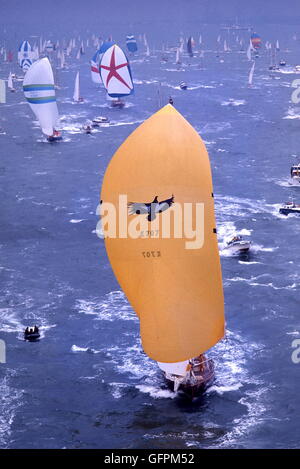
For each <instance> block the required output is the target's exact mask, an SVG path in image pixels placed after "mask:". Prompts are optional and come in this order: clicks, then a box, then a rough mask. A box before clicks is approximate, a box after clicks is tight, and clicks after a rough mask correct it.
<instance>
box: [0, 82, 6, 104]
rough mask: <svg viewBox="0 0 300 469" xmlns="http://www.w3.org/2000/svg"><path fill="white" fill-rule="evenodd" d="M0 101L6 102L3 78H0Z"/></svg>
mask: <svg viewBox="0 0 300 469" xmlns="http://www.w3.org/2000/svg"><path fill="white" fill-rule="evenodd" d="M0 103H2V104H5V103H6V86H5V80H0Z"/></svg>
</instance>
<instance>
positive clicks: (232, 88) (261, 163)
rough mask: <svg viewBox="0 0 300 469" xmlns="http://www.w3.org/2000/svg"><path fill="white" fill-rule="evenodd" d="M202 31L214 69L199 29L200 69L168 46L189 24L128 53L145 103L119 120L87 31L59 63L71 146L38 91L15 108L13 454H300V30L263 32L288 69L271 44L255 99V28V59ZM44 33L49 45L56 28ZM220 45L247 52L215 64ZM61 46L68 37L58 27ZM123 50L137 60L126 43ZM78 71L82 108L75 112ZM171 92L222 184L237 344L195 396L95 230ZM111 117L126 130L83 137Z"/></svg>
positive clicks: (7, 198) (4, 238) (11, 139)
mask: <svg viewBox="0 0 300 469" xmlns="http://www.w3.org/2000/svg"><path fill="white" fill-rule="evenodd" d="M69 27H70V31H69V32H68V31H64V34H65V37H67V39H68V40H69V39H70V38H71V37H73V32H72V25H71V24H70V25H69ZM203 29H204V31H203V41H204V45H203V48H204V58H203V59H201V58H200V57H199V43H198V34H196V33H194V37H195V40H196V47H195V50H196V53H195V57H193V58H192V59H190V58H189V57H188V56H187V55H186V53H184V55H183V58H182V60H183V63H182V65H181V67H180V69H178V67H177V66H176V64H175V63H174V62H175V52H174V51H171V50H170V49H171V48H172V47H174V46H177V45H178V41H179V36H180V30H179V29H178V31H177V33H175V32H174V31H173V35H172V37H169V41H168V44H167V43H164V48H165V49H168V50H167V52H165V53H163V52H162V47H163V40H161V39H160V36H159V34H158V32H156V36H155V37H151V34H150V33H149V34H147V38H148V42H149V46H150V51H151V55H150V57H145V48H144V46H143V44H142V42H141V41H138V47H139V51H138V53H137V54H135V56H133V57H130V62H131V68H132V75H133V78H134V83H135V93H134V95H132V96H129V97H128V98H126V107H125V108H124V109H122V110H115V109H111V108H109V103H108V102H107V101H106V98H105V92H104V89H103V87H101V86H97V85H95V84H94V83H92V81H91V79H90V70H89V59H90V58H91V57H92V55H93V54H94V47H93V46H92V44H91V39H90V45H89V47H87V48H86V51H85V54H84V55H82V56H81V58H80V60H77V59H76V54H77V50H78V44H79V41H78V38H77V37H76V43H77V48H76V49H74V50H73V51H72V56H71V57H69V58H67V69H65V70H61V69H56V65H57V62H56V61H55V60H54V58H53V57H52V63H53V65H54V68H55V76H56V82H57V84H58V85H59V89H57V101H58V108H59V113H60V126H61V128H62V129H63V136H64V140H63V141H62V142H61V143H58V144H49V143H47V142H46V141H45V138H44V137H43V135H42V133H41V130H40V128H39V125H38V123H37V122H36V121H35V118H34V116H33V113H32V111H31V109H30V107H29V105H28V104H27V102H26V100H25V98H24V95H23V91H22V81H15V86H16V93H10V92H8V94H7V103H6V104H1V105H0V127H1V128H2V133H1V135H0V147H1V158H0V223H1V229H0V289H1V296H0V339H2V340H4V341H5V343H6V353H7V357H6V359H7V362H6V364H0V447H1V448H112V449H113V448H158V449H170V448H172V449H175V448H183V449H185V448H187V449H188V448H296V447H299V439H300V436H299V420H300V399H299V386H300V364H298V365H297V364H295V363H293V361H292V358H291V356H292V352H293V350H294V349H293V347H292V342H293V340H295V339H297V338H298V339H300V307H299V286H300V270H299V262H300V250H299V244H298V242H299V236H300V219H299V218H297V217H296V216H289V217H285V216H281V215H280V214H279V212H278V209H279V206H280V204H281V203H282V202H285V201H287V200H289V198H291V197H294V198H295V201H296V202H299V203H300V189H299V188H297V187H292V186H290V185H289V183H288V180H289V170H290V166H291V164H292V163H296V162H300V106H299V107H297V104H294V103H292V102H291V94H292V91H293V88H292V87H291V83H292V81H293V80H294V79H296V78H298V79H300V73H298V74H295V73H293V72H292V66H294V65H296V64H300V55H299V50H300V34H298V37H299V39H293V34H294V33H295V32H296V33H297V28H295V27H285V28H278V27H276V26H273V27H272V28H271V27H270V28H269V30H266V31H265V38H264V39H265V40H266V39H268V40H270V41H275V40H276V39H279V41H280V44H281V50H280V52H278V57H280V58H281V57H282V58H284V59H285V60H286V61H287V66H286V68H285V69H284V68H283V69H282V71H281V72H275V73H270V72H269V70H268V66H269V56H268V54H267V52H266V49H265V47H264V46H263V47H262V50H261V51H260V53H259V58H257V59H256V67H255V72H254V80H253V86H252V87H248V84H247V81H248V74H249V71H250V68H251V63H250V62H249V61H248V59H247V57H246V53H245V47H246V46H247V45H248V40H249V33H247V32H243V33H240V36H241V37H243V38H244V40H245V44H246V46H244V50H243V51H241V50H240V47H239V46H238V44H237V42H236V36H235V35H234V34H233V33H226V32H225V33H224V31H220V28H219V27H217V26H214V31H213V32H212V31H210V28H209V26H206V27H205V28H203ZM9 31H11V30H9ZM9 31H8V33H7V34H9ZM133 32H135V31H133ZM96 33H97V32H96ZM141 33H143V31H141ZM37 34H38V35H39V34H43V35H44V37H45V39H46V34H45V31H38V32H37ZM188 34H189V32H186V33H185V35H184V37H186V36H187V35H188ZM218 34H222V35H223V36H222V41H223V40H224V38H226V39H227V41H228V44H229V46H230V47H231V51H230V52H227V53H220V56H219V57H216V56H217V55H218V54H217V52H216V50H217V43H216V38H217V35H218ZM91 35H92V32H90V33H89V34H87V33H85V34H82V35H81V36H82V38H83V40H84V41H86V39H87V37H89V38H91ZM136 36H137V38H138V32H136ZM51 38H52V39H59V40H62V36H61V35H58V36H57V37H56V36H55V31H54V32H53V31H52V36H51ZM28 39H29V40H30V41H31V42H32V43H33V42H34V41H35V40H36V39H34V38H30V37H28ZM115 39H116V41H117V42H118V44H119V45H120V46H121V47H123V48H125V37H124V35H119V36H118V34H117V33H116V35H115ZM20 40H21V37H20ZM37 40H38V39H37ZM5 44H8V45H10V47H11V48H13V47H14V50H13V52H14V58H15V57H16V53H15V51H16V49H17V47H18V40H17V38H16V35H13V34H11V36H10V37H9V38H8V39H7V36H6V38H4V37H3V38H0V46H1V45H5ZM221 44H223V42H221ZM162 55H165V56H166V57H168V61H167V62H163V63H162V62H161V57H162ZM220 59H222V60H223V62H220ZM10 70H11V71H12V72H14V73H16V74H17V75H18V76H20V77H21V76H22V71H21V69H20V68H19V67H18V65H17V63H16V61H15V60H14V62H13V63H12V64H9V63H4V62H3V60H2V58H1V60H0V78H2V79H7V77H8V73H9V71H10ZM77 70H80V83H81V94H82V96H83V97H84V99H85V101H84V102H83V103H82V104H75V103H73V102H72V96H73V87H74V81H75V75H76V72H77ZM182 80H184V81H186V82H187V84H188V90H186V91H182V90H180V88H179V83H180V81H182ZM159 83H161V86H160V89H161V99H162V102H163V104H166V103H167V102H168V99H169V96H172V98H173V100H174V106H175V107H176V109H178V110H179V112H181V113H182V114H183V116H184V117H185V118H186V119H187V120H188V121H189V122H190V123H191V124H192V125H193V126H194V127H195V129H196V130H197V131H198V132H199V134H200V135H201V137H202V138H203V140H204V141H205V143H206V146H207V149H208V151H209V155H210V160H211V167H212V173H213V183H214V192H215V202H216V206H215V208H216V217H217V225H218V241H219V246H220V254H221V262H222V271H223V284H224V293H225V309H226V337H225V338H224V339H223V340H222V341H221V342H220V343H219V344H218V345H217V346H216V347H214V349H213V350H211V351H210V356H211V357H212V358H213V359H214V360H215V365H216V381H215V383H214V385H213V386H212V387H211V388H210V389H208V391H207V393H206V394H205V395H204V396H203V397H202V398H200V399H198V400H195V401H193V402H191V401H188V400H186V399H183V398H182V397H180V396H178V395H177V394H174V393H172V392H171V391H169V390H167V389H166V387H165V383H164V380H163V377H162V375H161V372H160V371H159V369H158V367H157V365H156V363H155V362H153V361H152V360H150V359H149V358H148V357H147V356H146V355H145V353H144V352H143V350H142V348H141V343H140V336H139V322H138V319H137V317H136V315H135V313H134V312H133V311H132V309H131V307H130V305H129V304H128V302H127V300H126V297H125V296H124V294H123V292H122V291H121V289H120V286H119V285H118V283H117V281H116V279H115V277H114V275H113V272H112V269H111V267H110V264H109V262H108V259H107V256H106V251H105V247H104V243H103V240H101V239H99V238H98V237H97V235H96V233H95V229H96V225H97V222H98V217H97V215H96V209H97V205H98V201H99V193H100V188H101V182H102V178H103V175H104V172H105V169H106V167H107V165H108V163H109V161H110V159H111V157H112V155H113V154H114V152H115V151H116V149H117V148H118V147H119V145H120V144H121V143H122V142H123V141H124V139H126V137H127V136H128V135H129V134H130V133H131V132H132V131H133V130H134V129H135V128H136V127H137V126H138V125H139V124H140V123H142V122H143V121H144V120H145V119H147V118H148V117H150V116H151V115H152V114H153V113H154V112H155V111H156V110H157V109H158V106H159V102H158V101H159V100H158V90H159ZM99 115H104V116H107V117H108V118H109V119H110V124H109V125H102V126H101V127H100V128H99V129H97V130H95V131H94V132H93V133H92V134H91V135H86V134H84V133H82V132H81V126H82V125H83V124H84V123H85V122H86V120H87V119H91V118H93V117H95V116H99ZM162 170H163V167H162ZM235 232H237V233H240V234H242V235H244V237H245V239H251V240H252V249H251V252H250V253H249V255H247V256H243V257H238V256H232V255H228V253H226V251H224V250H223V247H224V243H225V242H226V239H228V238H230V236H231V235H232V234H233V233H235ZM31 324H37V325H38V326H40V328H41V332H42V337H41V340H40V341H39V342H36V343H27V342H24V340H23V334H22V333H23V330H24V328H25V327H26V326H27V325H31Z"/></svg>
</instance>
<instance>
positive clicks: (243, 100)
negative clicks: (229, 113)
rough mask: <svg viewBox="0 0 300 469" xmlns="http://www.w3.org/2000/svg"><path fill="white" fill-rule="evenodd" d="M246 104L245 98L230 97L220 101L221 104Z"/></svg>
mask: <svg viewBox="0 0 300 469" xmlns="http://www.w3.org/2000/svg"><path fill="white" fill-rule="evenodd" d="M245 104H246V101H245V99H232V100H230V99H229V101H222V102H221V106H244V105H245Z"/></svg>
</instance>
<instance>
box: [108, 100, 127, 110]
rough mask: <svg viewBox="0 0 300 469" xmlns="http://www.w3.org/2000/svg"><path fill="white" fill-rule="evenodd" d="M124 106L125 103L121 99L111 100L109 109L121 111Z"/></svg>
mask: <svg viewBox="0 0 300 469" xmlns="http://www.w3.org/2000/svg"><path fill="white" fill-rule="evenodd" d="M124 106H125V103H124V101H122V100H121V99H113V100H112V101H111V107H114V108H118V109H123V107H124Z"/></svg>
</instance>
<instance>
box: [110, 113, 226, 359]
mask: <svg viewBox="0 0 300 469" xmlns="http://www.w3.org/2000/svg"><path fill="white" fill-rule="evenodd" d="M120 195H123V196H124V195H127V198H128V202H134V203H146V202H147V203H149V202H152V201H154V200H155V197H156V196H157V197H158V199H157V200H158V201H162V200H169V199H170V198H171V197H172V196H174V199H173V200H174V205H172V206H170V207H169V208H168V210H165V211H163V212H162V213H159V212H157V214H156V217H155V220H153V221H151V222H150V221H148V220H147V215H145V214H144V213H134V214H132V213H131V214H130V211H128V210H126V212H125V218H126V220H125V222H126V223H128V224H130V223H132V222H134V223H138V222H139V221H140V222H142V221H143V223H144V227H145V223H146V228H147V229H146V230H142V231H141V233H140V234H139V237H138V238H136V239H133V238H132V237H128V236H127V237H124V219H123V220H122V222H119V221H118V223H117V233H116V237H115V238H114V237H106V239H105V245H106V250H107V253H108V257H109V260H110V263H111V266H112V268H113V271H114V273H115V275H116V278H117V280H118V282H119V283H120V285H121V287H122V289H123V291H124V292H125V294H126V296H127V298H128V300H129V302H130V303H131V305H132V307H133V309H134V310H135V312H136V313H137V314H138V316H139V319H140V328H141V338H142V344H143V348H144V350H145V352H146V353H147V355H148V356H149V357H150V358H152V359H154V360H157V361H160V362H164V363H166V362H167V363H174V362H179V361H183V360H187V359H189V358H192V357H195V356H197V355H199V354H200V353H203V352H204V351H206V350H208V349H209V348H211V347H212V346H213V345H215V344H216V343H217V342H218V341H219V340H220V339H221V338H222V337H223V335H224V299H223V289H222V274H221V267H220V259H219V251H218V244H217V235H216V229H215V228H216V223H215V215H214V200H213V188H212V178H211V170H210V163H209V157H208V154H207V151H206V148H205V145H204V143H203V141H202V139H201V138H200V136H199V135H198V134H197V132H196V131H195V129H194V128H193V127H192V126H191V125H190V124H189V123H188V122H187V121H186V120H185V119H184V118H183V116H182V115H181V114H180V113H179V112H178V111H176V110H175V109H174V107H173V106H171V105H170V104H169V105H167V106H165V107H163V108H162V109H161V110H159V111H158V112H157V113H156V114H154V115H153V116H151V117H150V118H149V119H147V120H146V121H145V122H144V123H143V124H141V125H140V126H139V127H138V128H137V129H136V130H135V131H134V132H133V133H132V134H131V135H130V136H129V137H128V138H127V139H126V140H125V142H124V143H123V144H122V145H121V146H120V148H119V149H118V150H117V152H116V153H115V155H114V156H113V158H112V160H111V162H110V163H109V165H108V168H107V170H106V173H105V176H104V180H103V187H102V193H101V199H102V201H103V202H105V203H107V202H109V203H111V204H114V206H115V207H116V213H117V217H119V216H121V209H120V208H119V196H120ZM184 204H191V205H190V206H192V207H195V206H196V205H195V204H203V207H204V226H203V227H201V228H200V229H201V230H202V235H204V242H203V245H202V247H197V248H195V246H193V248H187V242H189V241H191V237H190V235H189V234H187V235H185V231H184V230H182V231H183V236H182V237H174V235H172V233H173V232H174V230H175V221H174V220H175V215H174V213H173V208H174V207H175V205H177V206H179V205H180V206H181V207H182V211H183V214H184V213H185V212H184V207H185V206H184ZM104 206H105V204H103V205H102V207H104ZM103 210H104V208H103ZM195 211H196V209H195V210H194V212H195ZM194 212H193V213H194ZM105 213H106V212H105V211H103V212H102V215H103V217H104V216H105ZM167 214H169V216H170V219H171V228H170V233H171V237H169V238H166V237H163V235H162V232H161V229H159V230H157V229H156V228H157V225H155V223H159V222H161V223H162V217H163V216H166V215H167ZM123 218H124V217H123ZM183 218H184V215H183ZM103 220H104V218H103ZM118 220H119V218H118ZM121 223H122V227H121ZM183 224H184V222H182V226H183ZM194 228H195V226H194ZM120 229H121V233H120V232H119V231H120ZM200 229H199V228H198V230H197V235H198V236H199V237H200V235H201V233H200ZM147 230H149V233H147ZM150 235H151V236H152V237H150ZM202 235H201V236H202ZM147 236H148V237H147ZM177 236H178V226H177Z"/></svg>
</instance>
